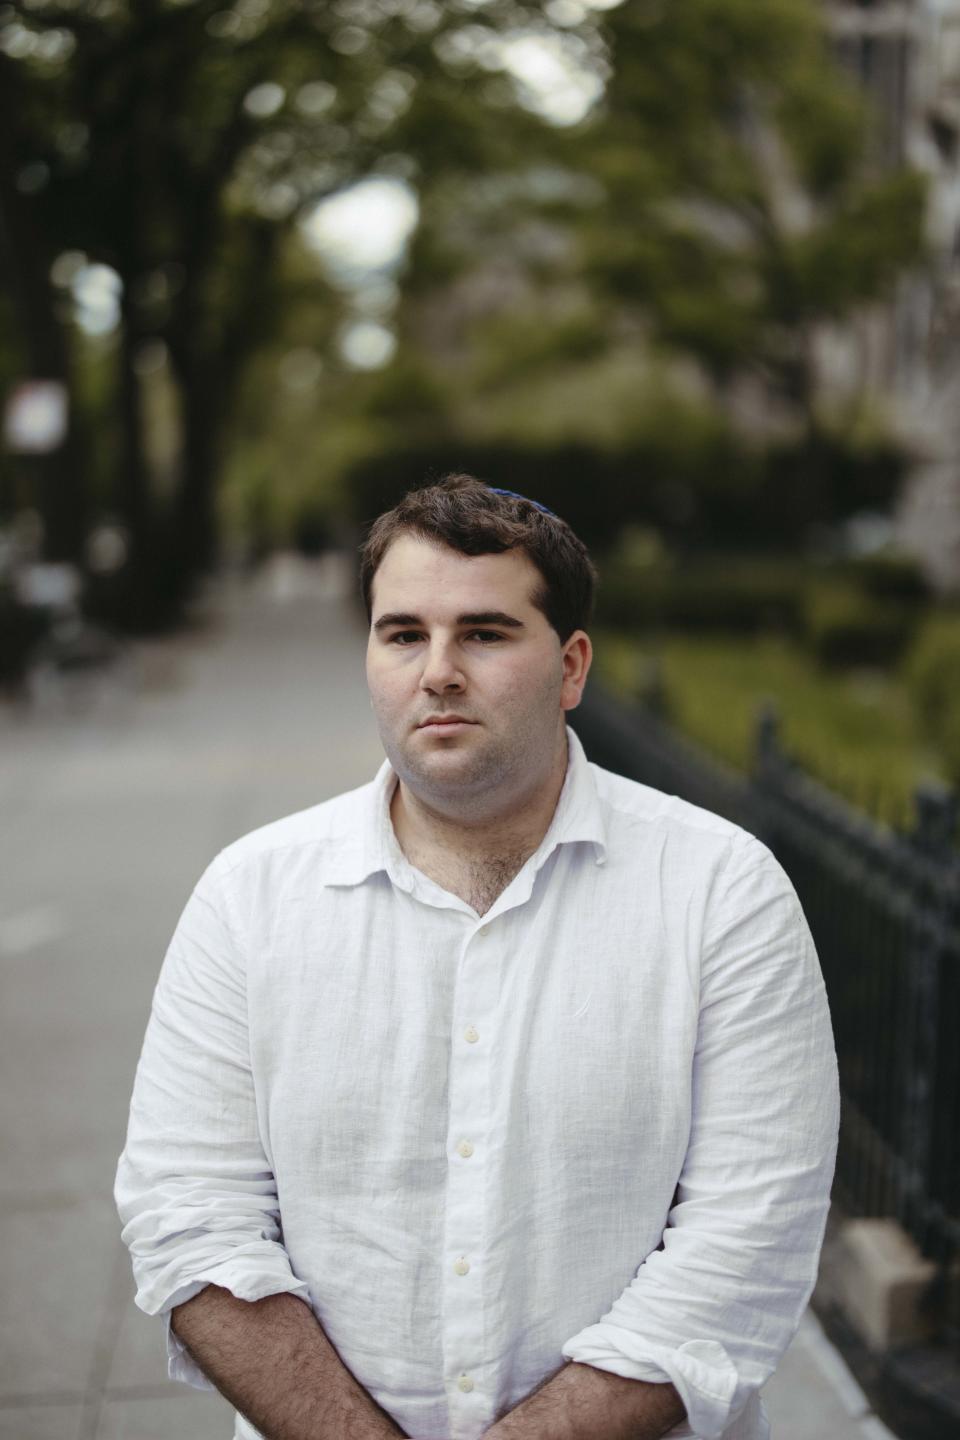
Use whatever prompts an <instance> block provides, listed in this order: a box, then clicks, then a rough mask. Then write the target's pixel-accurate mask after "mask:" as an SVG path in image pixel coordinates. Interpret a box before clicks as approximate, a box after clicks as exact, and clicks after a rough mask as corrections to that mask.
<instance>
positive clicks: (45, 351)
mask: <svg viewBox="0 0 960 1440" xmlns="http://www.w3.org/2000/svg"><path fill="white" fill-rule="evenodd" d="M19 82H20V76H19V67H18V66H17V65H15V64H11V63H10V61H8V60H7V59H6V58H5V57H3V56H0V257H2V268H3V270H4V272H5V273H6V276H7V279H8V282H9V289H10V293H11V295H12V297H13V302H14V312H15V314H16V317H17V321H18V329H19V340H20V347H19V348H20V353H21V355H22V357H23V365H24V375H23V378H24V379H25V380H55V381H58V382H59V383H60V384H61V385H63V386H64V387H65V389H66V393H67V397H68V422H67V433H66V436H65V438H64V440H63V442H62V444H61V445H59V446H58V447H57V449H55V450H53V451H51V452H50V453H48V454H43V455H34V456H31V457H30V463H29V471H30V473H31V475H33V476H34V477H36V480H35V484H34V485H32V486H31V489H32V490H33V492H34V493H33V495H32V497H31V498H32V499H33V501H34V503H35V505H36V507H37V509H38V510H39V511H40V514H41V515H42V517H43V523H44V556H45V558H46V559H48V560H65V561H71V562H74V563H77V564H79V563H81V561H82V558H83V543H84V531H85V527H86V522H87V500H86V478H87V472H86V464H85V448H86V447H85V445H84V436H83V433H82V428H81V425H80V422H79V419H78V417H77V414H76V407H75V404H74V403H73V390H72V377H71V367H70V354H69V346H68V341H67V335H66V332H65V329H64V326H63V325H62V323H61V322H60V320H59V318H58V316H57V313H56V308H55V297H54V293H53V289H52V286H51V282H50V267H51V264H52V262H53V260H54V259H55V255H54V254H52V253H51V251H50V247H49V244H48V242H47V237H46V232H45V230H44V227H43V225H42V224H41V223H40V220H39V216H38V214H37V204H38V202H37V200H35V199H34V197H33V196H32V195H28V194H23V193H22V192H21V191H20V190H19V189H18V186H17V174H18V170H19V167H20V158H21V156H22V154H23V150H22V147H18V145H17V117H18V113H20V104H19V102H20V100H22V94H21V91H22V86H21V85H20V83H19Z"/></svg>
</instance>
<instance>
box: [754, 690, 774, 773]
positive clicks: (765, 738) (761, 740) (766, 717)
mask: <svg viewBox="0 0 960 1440" xmlns="http://www.w3.org/2000/svg"><path fill="white" fill-rule="evenodd" d="M756 726H757V728H756V731H755V733H754V741H753V748H754V758H755V760H756V763H757V765H758V766H762V765H764V764H767V763H769V761H771V760H773V759H775V758H777V757H778V756H779V755H780V711H779V710H778V708H777V703H776V701H775V700H769V699H767V700H764V701H762V703H761V704H760V705H759V706H758V707H757V721H756Z"/></svg>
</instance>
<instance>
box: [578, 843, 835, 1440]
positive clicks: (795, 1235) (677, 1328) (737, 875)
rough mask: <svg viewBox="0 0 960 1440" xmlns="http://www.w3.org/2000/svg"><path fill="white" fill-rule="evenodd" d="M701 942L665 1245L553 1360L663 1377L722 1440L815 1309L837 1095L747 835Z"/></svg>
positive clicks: (792, 923) (825, 1025) (779, 913)
mask: <svg viewBox="0 0 960 1440" xmlns="http://www.w3.org/2000/svg"><path fill="white" fill-rule="evenodd" d="M711 911H712V915H711V913H710V912H711ZM704 934H705V940H704V948H703V958H702V966H701V984H700V1013H699V1023H698V1031H697V1044H696V1051H695V1057H694V1062H693V1076H692V1081H693V1090H692V1095H693V1099H692V1108H691V1124H690V1135H689V1142H688V1145H687V1150H686V1156H685V1159H684V1163H683V1166H682V1169H681V1173H680V1176H679V1180H678V1184H677V1190H676V1194H675V1197H674V1201H673V1205H672V1208H671V1210H670V1213H669V1216H668V1218H667V1226H666V1229H665V1231H664V1234H663V1241H662V1245H661V1246H660V1248H658V1249H657V1250H655V1251H654V1252H653V1253H652V1254H650V1255H648V1256H647V1258H646V1259H645V1260H644V1262H643V1263H642V1264H641V1266H640V1268H639V1270H638V1271H637V1273H636V1276H635V1277H634V1279H633V1280H632V1281H631V1283H630V1284H629V1285H628V1286H627V1288H626V1289H625V1290H624V1291H623V1293H622V1294H621V1295H620V1296H619V1297H618V1299H617V1300H616V1301H615V1302H614V1304H613V1306H612V1308H611V1309H610V1310H609V1311H608V1312H607V1314H606V1315H604V1316H603V1317H602V1318H601V1319H600V1321H599V1323H597V1324H594V1325H590V1326H589V1327H588V1328H587V1329H585V1330H581V1331H580V1332H579V1333H578V1334H577V1335H574V1336H573V1337H572V1338H571V1339H570V1340H568V1341H567V1343H566V1344H565V1345H564V1346H563V1354H564V1355H565V1356H566V1357H567V1358H568V1359H570V1360H576V1361H580V1362H582V1363H585V1364H589V1365H595V1366H597V1367H598V1368H599V1369H601V1370H608V1371H611V1372H612V1373H613V1374H615V1375H622V1376H624V1377H625V1378H627V1379H636V1380H647V1381H652V1382H655V1383H656V1382H659V1383H663V1382H666V1381H672V1383H673V1384H674V1385H675V1386H676V1389H677V1390H678V1392H679V1394H680V1397H681V1399H682V1400H683V1403H684V1405H685V1406H686V1409H687V1417H688V1421H689V1425H690V1430H691V1432H692V1433H693V1434H694V1435H696V1436H699V1437H702V1440H716V1437H719V1436H722V1435H723V1434H724V1432H725V1431H726V1430H727V1429H728V1427H730V1426H731V1425H732V1424H733V1422H734V1420H735V1419H736V1417H737V1415H738V1414H739V1413H740V1411H741V1410H742V1409H743V1407H744V1406H745V1405H746V1403H747V1401H748V1400H749V1399H750V1397H751V1395H752V1394H754V1393H755V1392H756V1391H757V1390H758V1389H759V1388H760V1386H761V1385H763V1384H764V1382H765V1381H766V1380H768V1379H769V1377H770V1376H771V1375H772V1373H773V1371H774V1370H775V1368H776V1366H777V1364H778V1363H779V1361H780V1358H781V1357H782V1355H783V1353H784V1351H785V1350H786V1348H787V1346H788V1345H789V1343H790V1341H791V1339H792V1338H793V1336H794V1334H795V1332H796V1330H797V1327H798V1325H799V1323H800V1318H801V1316H802V1314H803V1311H804V1308H805V1306H806V1304H807V1301H808V1300H809V1298H810V1293H811V1291H812V1289H813V1285H814V1281H815V1279H816V1272H817V1262H818V1258H819V1253H820V1246H821V1244H822V1241H823V1232H824V1227H825V1225H826V1217H827V1211H828V1209H829V1197H830V1186H831V1182H832V1178H833V1167H834V1161H835V1158H836V1143H837V1128H838V1122H839V1095H838V1083H837V1065H836V1055H835V1052H834V1045H833V1036H832V1032H831V1026H830V1016H829V1011H828V1007H827V1000H826V994H825V991H824V986H823V980H822V977H821V974H820V967H819V964H818V961H817V955H816V951H815V949H814V944H813V940H812V938H811V935H810V931H809V928H808V926H807V923H806V920H805V918H804V915H803V912H802V910H801V908H800V904H799V901H798V900H797V897H796V894H795V892H794V889H793V887H792V885H791V884H790V881H789V879H788V878H787V876H786V874H785V873H784V871H783V869H782V868H781V866H780V865H779V864H778V862H777V861H776V860H775V859H774V857H773V856H772V855H771V853H770V851H769V850H767V848H766V847H765V846H764V845H762V844H761V843H760V842H759V841H758V840H756V839H754V838H753V837H752V836H749V835H747V834H745V833H744V832H741V834H740V835H739V836H738V837H737V838H736V839H735V840H734V842H732V846H731V851H730V854H729V856H728V859H727V864H726V866H725V871H724V875H723V877H721V879H720V881H718V894H717V898H716V901H715V903H714V904H712V905H711V906H710V907H709V909H708V915H707V920H706V928H705V932H704Z"/></svg>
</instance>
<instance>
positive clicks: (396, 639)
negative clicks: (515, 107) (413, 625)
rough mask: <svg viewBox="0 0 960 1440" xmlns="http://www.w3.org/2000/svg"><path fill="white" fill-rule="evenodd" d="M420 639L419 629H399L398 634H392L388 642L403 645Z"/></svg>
mask: <svg viewBox="0 0 960 1440" xmlns="http://www.w3.org/2000/svg"><path fill="white" fill-rule="evenodd" d="M419 639H420V634H419V631H417V630H398V631H397V632H396V634H394V635H391V636H390V638H389V640H388V641H387V644H388V645H401V646H403V645H411V644H413V642H414V641H415V640H419Z"/></svg>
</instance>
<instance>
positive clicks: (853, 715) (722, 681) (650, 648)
mask: <svg viewBox="0 0 960 1440" xmlns="http://www.w3.org/2000/svg"><path fill="white" fill-rule="evenodd" d="M594 642H595V645H596V652H597V666H598V673H599V676H600V678H601V679H602V680H605V681H606V682H607V683H608V684H611V685H613V686H614V688H616V689H618V690H620V691H622V692H623V693H624V694H632V693H634V691H635V688H636V684H637V677H638V675H639V674H641V673H642V658H643V657H646V658H647V659H648V660H651V659H652V660H654V661H655V662H656V663H657V666H658V670H659V674H660V676H661V682H662V685H663V688H664V692H665V695H666V701H667V704H668V706H669V714H670V717H671V721H672V723H675V724H677V725H678V726H679V727H680V729H681V730H682V731H684V733H686V734H687V735H689V736H690V737H691V739H693V740H695V741H696V742H697V743H698V744H700V745H702V746H703V747H704V748H705V749H706V750H708V751H709V752H710V753H712V754H715V755H717V756H719V757H720V758H721V759H723V760H725V761H727V762H728V763H729V764H731V765H734V766H735V767H737V768H738V769H742V770H747V769H748V768H749V767H750V765H751V763H752V757H753V751H754V744H755V735H756V721H757V713H758V710H759V707H760V706H761V705H762V704H764V703H767V702H769V701H773V702H774V704H775V705H776V707H777V710H778V711H779V713H780V715H781V717H782V731H783V733H782V743H783V745H784V747H785V749H786V750H787V751H788V752H789V753H790V754H792V755H795V756H796V757H797V759H798V760H799V761H800V763H801V764H802V765H803V766H804V767H805V768H806V769H807V770H809V771H810V773H811V774H813V775H815V776H817V777H818V778H819V779H820V780H822V781H823V782H824V783H825V784H827V785H829V786H830V787H831V788H832V789H834V790H835V791H836V792H837V793H838V794H841V795H844V796H845V797H846V798H847V799H848V800H850V801H851V802H852V803H854V804H856V805H859V806H861V807H862V808H864V809H866V810H867V811H869V812H870V813H871V814H873V815H874V816H876V817H877V818H879V819H881V820H883V821H885V822H886V823H888V824H892V825H896V826H899V827H904V826H906V825H908V824H909V823H910V821H911V818H912V813H913V799H912V797H913V791H914V788H915V787H916V785H917V784H918V783H919V781H920V780H921V779H923V778H924V777H925V776H928V775H930V774H931V773H932V774H936V775H939V776H940V777H941V778H946V775H947V767H946V758H945V756H944V754H943V752H942V751H939V750H937V749H933V748H931V746H930V744H929V742H928V739H927V737H926V735H925V733H924V730H923V727H922V725H921V722H920V718H919V716H918V715H917V714H916V711H915V709H914V707H913V705H912V703H911V696H910V694H909V692H908V690H907V688H906V687H905V686H904V685H903V684H902V683H901V682H900V680H899V678H898V677H897V676H896V675H895V674H892V673H889V672H872V673H870V674H867V673H866V672H864V671H862V670H857V671H852V672H846V673H845V672H843V671H836V670H832V669H828V670H824V669H821V668H820V667H819V666H818V665H817V664H816V663H815V662H814V661H813V660H812V659H811V658H810V657H809V656H808V655H807V654H805V653H804V651H803V649H801V648H800V647H799V646H798V645H797V644H795V643H793V642H792V641H790V640H789V639H788V638H786V637H782V636H780V637H775V636H771V635H757V636H747V635H737V636H725V635H720V634H713V635H699V636H697V635H680V634H663V635H660V636H657V637H655V638H652V637H650V638H648V637H642V636H638V635H633V634H630V633H624V632H612V631H604V630H601V631H598V632H597V633H596V634H595V635H594Z"/></svg>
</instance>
